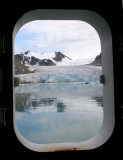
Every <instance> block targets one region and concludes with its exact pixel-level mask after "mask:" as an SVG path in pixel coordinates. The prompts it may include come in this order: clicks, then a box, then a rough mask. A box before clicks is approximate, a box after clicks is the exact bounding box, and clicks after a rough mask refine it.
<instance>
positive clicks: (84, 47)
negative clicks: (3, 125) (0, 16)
mask: <svg viewBox="0 0 123 160" xmlns="http://www.w3.org/2000/svg"><path fill="white" fill-rule="evenodd" d="M101 56H102V54H101V44H100V38H99V36H98V34H97V32H96V30H95V29H94V28H93V27H92V26H91V25H89V24H88V23H85V22H83V21H77V20H76V21H75V20H74V21H63V20H62V21H61V20H52V21H48V20H39V21H32V22H29V23H27V24H25V25H24V26H23V27H22V28H21V29H20V30H19V31H18V33H17V35H16V38H15V42H14V60H15V63H14V78H15V87H14V91H15V92H14V93H15V95H14V96H15V120H16V125H17V128H18V130H19V132H20V133H21V135H22V136H23V137H25V138H26V139H27V140H29V141H31V142H33V143H37V144H50V143H65V142H81V141H85V140H89V139H90V138H92V137H93V136H95V135H96V134H97V133H98V132H99V130H100V129H101V126H102V122H103V84H101V83H100V75H101V74H102V63H101Z"/></svg>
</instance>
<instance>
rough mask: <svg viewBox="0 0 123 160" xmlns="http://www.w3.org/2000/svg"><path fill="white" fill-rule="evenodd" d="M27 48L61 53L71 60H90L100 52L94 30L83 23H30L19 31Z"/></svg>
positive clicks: (57, 21)
mask: <svg viewBox="0 0 123 160" xmlns="http://www.w3.org/2000/svg"><path fill="white" fill-rule="evenodd" d="M20 31H21V33H22V34H23V35H24V34H25V35H27V36H28V35H31V34H32V35H33V36H32V37H31V39H26V44H27V46H28V47H27V48H30V49H34V50H36V49H37V51H40V52H41V51H45V50H46V52H48V50H49V52H51V50H52V51H53V50H54V51H61V52H64V53H65V54H67V55H68V56H69V57H72V58H75V59H76V58H83V59H84V58H85V59H86V58H92V57H95V56H96V55H97V54H100V52H101V44H100V39H99V36H98V34H97V32H96V30H95V29H94V28H93V27H92V26H91V25H89V24H88V23H86V22H83V21H65V20H64V21H59V20H56V21H47V20H46V21H44V20H42V21H32V22H29V23H27V24H25V25H24V26H23V27H22V28H21V29H20Z"/></svg>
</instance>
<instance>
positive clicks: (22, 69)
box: [14, 58, 34, 75]
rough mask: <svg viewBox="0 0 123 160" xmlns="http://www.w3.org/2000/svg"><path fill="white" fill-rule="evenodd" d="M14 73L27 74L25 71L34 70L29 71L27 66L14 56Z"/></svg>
mask: <svg viewBox="0 0 123 160" xmlns="http://www.w3.org/2000/svg"><path fill="white" fill-rule="evenodd" d="M14 68H15V75H17V74H27V73H33V72H34V71H31V70H30V69H29V68H28V67H26V66H24V65H23V64H21V63H20V62H19V61H18V60H17V59H16V58H15V67H14Z"/></svg>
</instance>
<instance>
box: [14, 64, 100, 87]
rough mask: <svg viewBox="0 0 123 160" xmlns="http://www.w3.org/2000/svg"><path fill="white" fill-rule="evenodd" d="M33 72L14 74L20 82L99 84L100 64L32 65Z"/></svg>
mask: <svg viewBox="0 0 123 160" xmlns="http://www.w3.org/2000/svg"><path fill="white" fill-rule="evenodd" d="M33 68H34V70H35V72H34V73H30V74H20V75H15V77H18V78H19V80H20V83H23V84H24V83H63V82H81V83H86V84H100V75H101V74H102V69H101V68H102V67H101V66H91V65H77V66H34V67H33Z"/></svg>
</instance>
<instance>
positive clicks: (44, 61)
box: [38, 59, 56, 66]
mask: <svg viewBox="0 0 123 160" xmlns="http://www.w3.org/2000/svg"><path fill="white" fill-rule="evenodd" d="M38 65H39V66H55V65H56V64H55V63H54V62H53V61H51V60H50V59H41V60H39V61H38Z"/></svg>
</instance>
